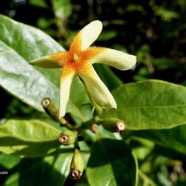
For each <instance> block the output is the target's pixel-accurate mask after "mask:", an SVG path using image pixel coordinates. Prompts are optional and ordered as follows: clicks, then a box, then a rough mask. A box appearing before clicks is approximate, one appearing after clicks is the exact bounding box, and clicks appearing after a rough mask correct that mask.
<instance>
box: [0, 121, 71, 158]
mask: <svg viewBox="0 0 186 186" xmlns="http://www.w3.org/2000/svg"><path fill="white" fill-rule="evenodd" d="M60 132H61V131H60V130H58V129H56V128H54V127H52V126H50V125H48V124H47V123H44V122H41V121H38V120H18V119H17V120H15V119H11V120H7V121H6V122H5V123H4V124H2V125H0V136H1V140H0V151H1V152H4V153H7V154H12V155H18V156H21V157H38V156H45V155H47V154H50V153H51V152H54V151H55V150H56V149H57V148H59V146H60V144H59V142H58V137H59V135H60ZM66 148H67V147H65V148H63V149H66Z"/></svg>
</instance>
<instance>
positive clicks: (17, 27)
mask: <svg viewBox="0 0 186 186" xmlns="http://www.w3.org/2000/svg"><path fill="white" fill-rule="evenodd" d="M0 30H1V32H0V85H1V86H2V87H3V88H4V89H6V90H7V91H9V92H10V93H11V94H13V95H14V96H16V97H18V98H19V99H21V100H22V101H23V102H25V103H26V104H29V105H31V106H32V107H34V108H36V109H38V110H40V111H42V110H43V109H42V107H41V104H40V103H41V100H42V99H43V98H45V97H49V98H50V99H52V100H53V101H55V102H57V103H58V102H59V89H58V87H59V79H60V78H59V76H60V70H59V69H44V68H37V67H36V68H35V67H33V66H31V65H29V64H28V62H29V61H31V60H33V59H35V58H38V57H41V56H44V55H48V54H50V53H54V52H57V51H62V50H64V49H63V48H62V47H61V46H60V45H59V44H58V43H57V42H55V41H54V40H53V39H52V38H51V37H49V36H48V35H46V34H45V33H44V32H42V31H41V30H39V29H36V28H34V27H31V26H28V25H25V24H22V23H19V22H16V21H14V20H12V19H10V18H7V17H5V16H3V15H0ZM78 83H79V79H78V78H76V80H75V81H74V83H73V86H74V87H76V85H77V84H78ZM77 88H78V89H81V94H82V96H83V97H85V98H86V96H87V95H86V93H85V90H84V87H83V86H81V87H80V86H79V85H77ZM71 97H75V96H74V95H73V92H72V94H71ZM75 98H76V99H79V98H77V97H75ZM75 98H74V99H75ZM86 101H87V100H86ZM67 111H68V112H71V113H73V114H74V115H76V116H78V117H79V118H81V120H83V119H84V118H83V115H82V113H81V112H80V111H79V109H78V106H77V105H75V104H74V103H73V102H71V101H69V104H68V107H67Z"/></svg>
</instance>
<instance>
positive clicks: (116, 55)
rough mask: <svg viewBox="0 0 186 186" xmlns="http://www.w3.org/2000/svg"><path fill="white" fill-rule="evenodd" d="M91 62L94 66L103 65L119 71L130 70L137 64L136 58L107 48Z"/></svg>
mask: <svg viewBox="0 0 186 186" xmlns="http://www.w3.org/2000/svg"><path fill="white" fill-rule="evenodd" d="M90 62H91V63H92V64H94V63H103V64H106V65H110V66H112V67H115V68H117V69H119V70H128V69H131V68H132V67H134V65H135V64H136V56H134V55H130V54H126V53H124V52H121V51H118V50H114V49H109V48H106V50H103V51H102V52H101V53H99V54H98V55H96V56H95V57H94V58H92V59H91V61H90Z"/></svg>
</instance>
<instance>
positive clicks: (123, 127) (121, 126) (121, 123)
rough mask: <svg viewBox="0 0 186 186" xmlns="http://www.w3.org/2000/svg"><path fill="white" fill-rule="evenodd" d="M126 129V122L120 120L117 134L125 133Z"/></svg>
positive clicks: (117, 123)
mask: <svg viewBox="0 0 186 186" xmlns="http://www.w3.org/2000/svg"><path fill="white" fill-rule="evenodd" d="M125 129H126V124H125V122H124V121H122V120H119V121H117V122H116V130H117V132H123V131H124V130H125Z"/></svg>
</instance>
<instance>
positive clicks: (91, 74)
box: [79, 66, 117, 108]
mask: <svg viewBox="0 0 186 186" xmlns="http://www.w3.org/2000/svg"><path fill="white" fill-rule="evenodd" d="M79 76H80V77H81V78H82V79H83V81H84V82H85V85H86V87H87V89H88V91H89V93H90V95H91V97H92V98H93V100H94V101H95V102H96V104H98V105H99V106H101V107H102V108H116V107H117V106H116V102H115V100H114V98H113V96H112V94H111V93H110V92H109V90H108V88H107V87H106V86H105V85H104V83H103V82H102V81H101V79H100V78H99V76H98V75H97V73H96V72H95V70H94V69H93V67H92V66H89V68H87V69H86V70H85V71H82V72H81V73H79Z"/></svg>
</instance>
